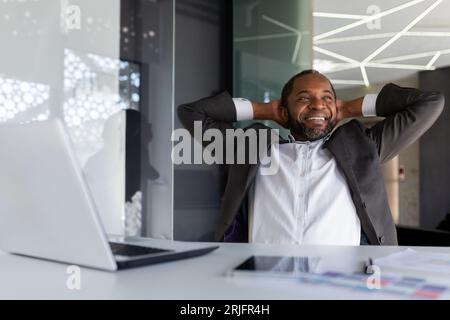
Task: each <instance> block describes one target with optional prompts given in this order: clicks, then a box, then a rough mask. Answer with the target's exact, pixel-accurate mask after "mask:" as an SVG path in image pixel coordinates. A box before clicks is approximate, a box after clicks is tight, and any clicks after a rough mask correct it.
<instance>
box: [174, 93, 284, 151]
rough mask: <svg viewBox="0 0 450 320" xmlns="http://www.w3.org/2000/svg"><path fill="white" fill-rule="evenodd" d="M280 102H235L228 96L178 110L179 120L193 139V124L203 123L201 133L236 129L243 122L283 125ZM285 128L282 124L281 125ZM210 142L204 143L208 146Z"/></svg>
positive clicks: (242, 100) (184, 106)
mask: <svg viewBox="0 0 450 320" xmlns="http://www.w3.org/2000/svg"><path fill="white" fill-rule="evenodd" d="M280 110H281V107H280V106H279V101H278V100H275V101H272V102H269V103H259V102H252V101H249V100H246V99H233V98H232V97H231V96H230V95H229V94H228V92H225V91H224V92H221V93H219V94H217V95H215V96H212V97H208V98H204V99H201V100H198V101H195V102H191V103H186V104H182V105H180V106H178V117H179V119H180V121H181V123H182V124H183V126H184V127H185V128H186V129H187V130H189V132H190V133H191V135H194V122H195V121H201V122H202V132H204V131H206V130H208V129H218V130H220V131H222V133H223V134H225V130H226V129H234V128H233V123H234V122H236V121H242V120H273V121H277V122H279V123H280V122H281V118H280V117H281V115H280V112H281V111H280ZM281 124H282V123H281ZM208 143H209V142H207V143H205V146H206V145H207V144H208Z"/></svg>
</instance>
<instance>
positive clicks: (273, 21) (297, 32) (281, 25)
mask: <svg viewBox="0 0 450 320" xmlns="http://www.w3.org/2000/svg"><path fill="white" fill-rule="evenodd" d="M262 18H263V19H264V20H266V21H269V22H271V23H273V24H275V25H277V26H279V27H281V28H284V29H286V30H289V31H292V32H295V33H296V34H302V33H301V32H300V31H299V30H297V29H295V28H292V27H290V26H288V25H287V24H284V23H283V22H280V21H278V20H275V19H272V18H271V17H268V16H266V15H263V16H262Z"/></svg>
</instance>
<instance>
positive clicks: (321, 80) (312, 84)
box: [294, 74, 332, 91]
mask: <svg viewBox="0 0 450 320" xmlns="http://www.w3.org/2000/svg"><path fill="white" fill-rule="evenodd" d="M294 89H295V91H300V90H306V91H315V90H323V91H325V90H327V91H332V89H331V84H330V82H329V81H328V79H327V78H325V77H324V76H322V75H318V74H308V75H305V76H302V77H299V78H297V79H295V82H294Z"/></svg>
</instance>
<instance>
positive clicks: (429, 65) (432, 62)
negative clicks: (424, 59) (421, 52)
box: [427, 51, 441, 69]
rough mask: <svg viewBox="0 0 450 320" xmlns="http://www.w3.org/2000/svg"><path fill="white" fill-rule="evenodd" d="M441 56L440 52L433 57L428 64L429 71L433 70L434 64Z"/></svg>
mask: <svg viewBox="0 0 450 320" xmlns="http://www.w3.org/2000/svg"><path fill="white" fill-rule="evenodd" d="M440 56H441V53H440V52H439V51H438V52H436V54H435V55H434V56H433V58H431V60H430V61H429V62H428V64H427V68H428V69H432V68H433V64H434V63H435V62H436V60H437V59H438V58H439V57H440Z"/></svg>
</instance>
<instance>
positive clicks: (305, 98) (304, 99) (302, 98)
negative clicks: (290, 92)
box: [298, 97, 309, 101]
mask: <svg viewBox="0 0 450 320" xmlns="http://www.w3.org/2000/svg"><path fill="white" fill-rule="evenodd" d="M298 100H299V101H308V100H309V98H308V97H300V98H298Z"/></svg>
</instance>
